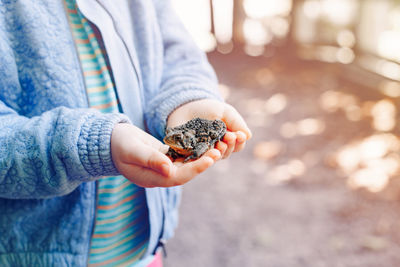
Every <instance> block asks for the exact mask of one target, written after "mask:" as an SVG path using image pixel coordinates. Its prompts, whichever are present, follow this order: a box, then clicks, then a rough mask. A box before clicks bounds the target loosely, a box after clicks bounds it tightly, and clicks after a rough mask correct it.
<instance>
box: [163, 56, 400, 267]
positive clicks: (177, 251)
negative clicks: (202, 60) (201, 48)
mask: <svg viewBox="0 0 400 267" xmlns="http://www.w3.org/2000/svg"><path fill="white" fill-rule="evenodd" d="M210 61H211V63H212V64H213V66H214V67H215V69H216V71H217V74H218V76H219V79H220V82H221V83H222V84H223V85H224V86H222V92H223V93H224V94H225V95H226V96H227V101H228V102H229V103H231V104H233V105H234V106H235V107H237V108H238V109H239V110H240V112H241V113H242V114H243V115H244V117H245V118H246V120H247V121H248V123H249V125H250V127H251V128H252V130H253V133H254V138H253V139H252V140H251V142H249V143H248V145H247V147H246V149H245V150H244V151H242V152H241V153H238V154H235V155H233V156H232V157H231V158H230V159H229V160H226V161H221V162H219V163H218V164H216V165H215V166H213V167H212V169H210V170H209V171H208V172H207V173H205V174H202V175H201V176H200V177H198V178H197V179H195V180H194V181H192V182H190V183H189V184H187V185H186V186H185V188H184V193H183V201H182V204H181V213H180V214H181V216H180V224H179V227H178V229H177V232H176V236H175V238H174V239H172V240H171V241H170V242H169V243H168V244H167V252H168V257H167V258H166V259H165V266H166V267H203V266H207V267H219V266H229V267H243V266H246V267H247V266H248V267H264V266H284V267H286V266H288V267H289V266H290V267H298V266H316V267H319V266H321V267H322V266H329V267H335V266H345V267H350V266H354V267H356V266H357V267H376V266H400V247H399V244H400V234H399V233H400V231H399V230H400V206H399V199H400V194H399V192H400V191H399V190H398V189H399V188H400V187H399V182H398V180H399V177H398V169H399V162H400V160H399V158H398V150H399V140H398V138H397V136H396V135H394V134H393V133H395V132H396V133H397V130H393V129H397V127H393V125H392V126H391V125H390V123H392V124H393V118H392V117H397V116H398V114H397V113H398V112H397V110H396V106H398V105H397V104H398V103H397V101H398V100H396V98H390V97H388V96H387V95H384V94H382V93H381V92H380V91H378V90H372V89H370V88H366V87H362V86H360V85H357V84H353V83H352V82H350V81H349V80H346V79H343V78H342V77H344V76H345V75H343V74H345V73H344V72H346V71H345V70H344V69H342V68H341V67H340V66H337V65H327V64H322V63H313V64H310V63H305V62H288V61H286V62H285V61H284V60H282V61H279V60H276V59H274V60H269V61H268V60H265V59H257V58H249V57H246V56H243V55H229V56H227V55H225V56H224V55H220V54H217V53H215V54H211V55H210ZM378 104H379V105H378ZM393 107H394V110H393ZM380 110H381V111H380ZM382 110H383V111H382ZM379 112H381V113H379ZM379 114H380V115H379ZM382 114H383V115H382ZM385 114H386V115H385ZM390 114H391V115H390ZM385 116H386V117H385ZM390 116H391V117H390ZM391 120H392V121H391ZM385 121H386V124H385ZM385 127H386V128H385ZM380 164H381V165H380Z"/></svg>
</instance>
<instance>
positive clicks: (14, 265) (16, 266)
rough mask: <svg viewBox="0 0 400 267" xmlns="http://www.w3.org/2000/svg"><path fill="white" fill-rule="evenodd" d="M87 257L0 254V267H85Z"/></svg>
mask: <svg viewBox="0 0 400 267" xmlns="http://www.w3.org/2000/svg"><path fill="white" fill-rule="evenodd" d="M86 262H87V255H80V254H72V253H67V252H15V253H3V254H0V263H1V266H2V267H25V266H42V267H46V266H49V267H50V266H57V267H64V266H65V267H67V266H76V267H81V266H82V267H83V266H86Z"/></svg>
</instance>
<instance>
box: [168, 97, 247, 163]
mask: <svg viewBox="0 0 400 267" xmlns="http://www.w3.org/2000/svg"><path fill="white" fill-rule="evenodd" d="M196 117H200V118H203V119H209V120H215V119H220V120H222V121H224V122H225V124H226V127H227V132H226V134H225V136H224V138H223V140H222V142H218V143H217V145H216V148H217V149H218V150H219V151H220V152H221V154H222V157H223V158H227V157H229V155H231V153H232V152H238V151H240V150H242V149H243V148H244V146H245V144H246V141H247V140H249V139H250V138H251V136H252V133H251V131H250V129H249V127H247V124H246V122H245V121H244V119H243V118H242V116H241V115H240V114H239V112H237V110H236V109H235V108H234V107H232V106H231V105H229V104H227V103H224V102H221V101H217V100H212V99H203V100H197V101H193V102H189V103H186V104H184V105H182V106H180V107H179V108H177V109H176V110H174V111H173V112H172V113H171V114H170V116H169V117H168V122H167V125H168V126H169V127H175V126H178V125H181V124H184V123H185V122H187V121H188V120H191V119H193V118H196Z"/></svg>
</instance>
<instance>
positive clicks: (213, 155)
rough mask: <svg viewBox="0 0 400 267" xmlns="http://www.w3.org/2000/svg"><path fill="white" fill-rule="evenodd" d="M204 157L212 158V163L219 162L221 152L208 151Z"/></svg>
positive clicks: (215, 150)
mask: <svg viewBox="0 0 400 267" xmlns="http://www.w3.org/2000/svg"><path fill="white" fill-rule="evenodd" d="M204 155H205V156H208V157H210V158H212V159H213V160H214V162H215V161H218V160H220V159H221V156H222V154H221V152H220V151H219V150H218V149H215V148H212V149H210V150H208V151H207V152H206V153H205V154H204Z"/></svg>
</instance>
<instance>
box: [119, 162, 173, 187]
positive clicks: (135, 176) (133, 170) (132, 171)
mask: <svg viewBox="0 0 400 267" xmlns="http://www.w3.org/2000/svg"><path fill="white" fill-rule="evenodd" d="M121 168H122V172H123V174H124V177H126V178H127V179H128V180H130V181H131V182H132V183H134V184H136V185H138V186H141V187H147V188H151V187H171V186H174V185H175V184H176V183H175V182H174V179H172V177H173V176H175V174H174V173H176V167H175V166H173V168H172V169H173V170H174V171H171V172H170V173H171V174H172V173H173V174H172V175H171V176H169V177H166V176H163V175H162V174H160V173H158V172H157V171H154V170H152V169H148V168H145V167H142V166H138V165H135V164H125V163H124V164H122V166H121Z"/></svg>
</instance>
